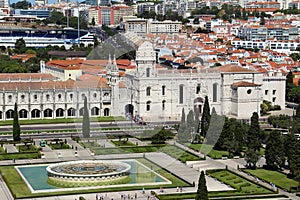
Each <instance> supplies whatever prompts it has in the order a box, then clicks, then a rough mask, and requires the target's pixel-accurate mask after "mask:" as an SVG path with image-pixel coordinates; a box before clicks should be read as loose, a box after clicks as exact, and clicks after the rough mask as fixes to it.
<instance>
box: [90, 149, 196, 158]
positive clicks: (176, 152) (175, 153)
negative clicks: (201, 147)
mask: <svg viewBox="0 0 300 200" xmlns="http://www.w3.org/2000/svg"><path fill="white" fill-rule="evenodd" d="M92 150H93V151H94V153H95V154H96V155H103V154H122V153H147V152H157V151H161V152H164V153H166V154H168V155H170V156H172V157H173V158H176V159H178V160H180V161H181V162H186V161H193V160H200V158H199V156H197V155H194V154H192V153H189V152H186V151H185V150H183V149H181V148H179V147H175V146H172V145H155V146H154V145H153V146H133V147H119V148H92Z"/></svg>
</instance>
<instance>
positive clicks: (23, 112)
mask: <svg viewBox="0 0 300 200" xmlns="http://www.w3.org/2000/svg"><path fill="white" fill-rule="evenodd" d="M19 117H20V118H21V119H24V118H28V111H27V110H25V109H21V110H20V111H19Z"/></svg>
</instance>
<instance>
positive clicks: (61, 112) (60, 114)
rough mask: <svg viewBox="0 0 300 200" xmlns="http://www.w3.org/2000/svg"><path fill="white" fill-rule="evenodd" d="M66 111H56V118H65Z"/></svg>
mask: <svg viewBox="0 0 300 200" xmlns="http://www.w3.org/2000/svg"><path fill="white" fill-rule="evenodd" d="M64 112H65V111H64V110H63V109H62V108H58V109H57V110H56V113H55V114H56V117H63V116H64Z"/></svg>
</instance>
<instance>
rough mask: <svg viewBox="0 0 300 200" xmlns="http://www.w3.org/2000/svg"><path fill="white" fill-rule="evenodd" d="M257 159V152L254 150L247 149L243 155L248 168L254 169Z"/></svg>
mask: <svg viewBox="0 0 300 200" xmlns="http://www.w3.org/2000/svg"><path fill="white" fill-rule="evenodd" d="M258 159H259V152H257V151H255V150H254V149H248V150H247V151H246V153H245V160H246V161H247V164H248V167H250V168H253V169H255V168H256V163H257V161H258Z"/></svg>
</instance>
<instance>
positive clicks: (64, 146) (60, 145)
mask: <svg viewBox="0 0 300 200" xmlns="http://www.w3.org/2000/svg"><path fill="white" fill-rule="evenodd" d="M48 146H49V147H50V148H51V149H71V147H70V145H68V144H66V143H58V144H48Z"/></svg>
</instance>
